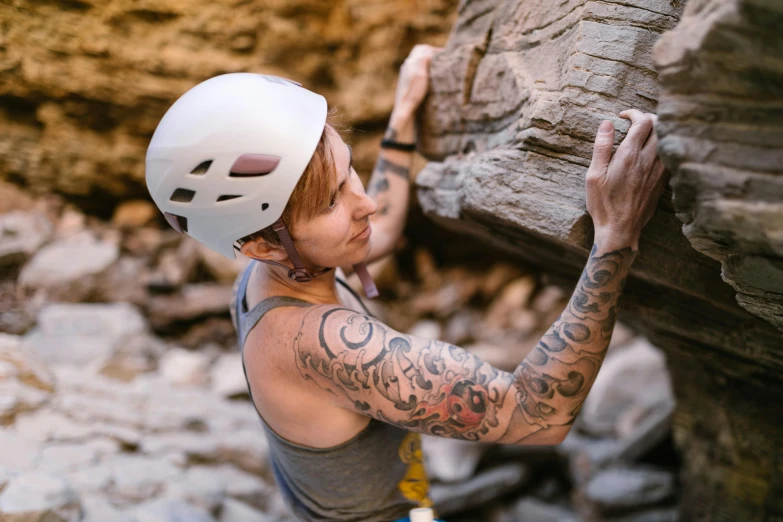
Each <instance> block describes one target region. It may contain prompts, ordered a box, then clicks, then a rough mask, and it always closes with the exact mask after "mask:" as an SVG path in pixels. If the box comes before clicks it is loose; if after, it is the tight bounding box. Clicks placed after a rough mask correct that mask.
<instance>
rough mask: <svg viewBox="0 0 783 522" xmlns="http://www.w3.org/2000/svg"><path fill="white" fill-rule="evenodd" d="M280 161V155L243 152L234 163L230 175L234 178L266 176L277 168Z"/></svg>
mask: <svg viewBox="0 0 783 522" xmlns="http://www.w3.org/2000/svg"><path fill="white" fill-rule="evenodd" d="M279 163H280V156H270V155H269V154H243V155H241V156H240V157H238V158H237V160H236V161H235V162H234V164H233V165H231V170H230V172H231V173H230V174H229V177H232V178H252V177H258V176H266V175H267V174H269V173H271V172H272V171H273V170H275V169H276V168H277V165H278V164H279Z"/></svg>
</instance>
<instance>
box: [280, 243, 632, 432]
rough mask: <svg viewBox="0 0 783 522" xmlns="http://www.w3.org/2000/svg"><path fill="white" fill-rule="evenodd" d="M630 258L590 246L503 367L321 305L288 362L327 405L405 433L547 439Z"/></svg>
mask: <svg viewBox="0 0 783 522" xmlns="http://www.w3.org/2000/svg"><path fill="white" fill-rule="evenodd" d="M635 254H636V252H635V251H634V250H632V249H630V248H621V249H614V250H607V249H601V248H600V247H599V246H594V247H593V251H592V252H591V255H590V258H589V259H588V262H587V265H586V267H585V269H584V272H583V273H582V277H581V278H580V280H579V282H578V284H577V287H576V289H575V290H574V294H573V296H572V298H571V300H570V301H569V303H568V306H567V307H566V309H565V310H563V313H562V314H561V315H560V317H558V319H557V320H556V321H555V322H554V324H552V326H551V327H550V328H549V330H548V331H547V333H546V334H545V335H544V337H543V338H542V339H541V341H539V343H538V344H537V345H536V347H535V348H534V349H533V351H532V352H531V353H530V354H529V355H528V356H527V357H526V358H525V360H523V361H522V362H521V363H520V365H519V367H518V368H517V369H516V371H514V372H513V373H509V372H503V371H500V370H498V369H496V368H494V367H493V366H491V365H490V364H488V363H487V362H485V361H483V360H482V359H480V358H479V357H477V356H475V355H473V354H471V353H470V352H467V351H465V350H463V349H462V348H459V347H457V346H453V345H450V344H447V343H443V342H440V341H433V340H427V339H422V338H418V337H414V336H411V335H406V334H402V333H399V332H396V331H394V330H393V329H391V328H389V327H388V326H386V325H385V324H383V323H381V322H380V321H377V320H376V319H374V318H372V317H370V316H367V315H364V314H360V313H357V312H354V311H352V310H348V309H345V308H339V307H334V306H329V305H324V306H318V307H314V308H312V309H310V310H309V311H308V312H307V314H306V315H305V317H304V319H303V321H302V325H301V328H300V330H299V332H298V334H297V335H296V338H295V339H294V342H293V349H294V353H295V357H296V365H297V368H298V370H299V373H300V374H301V376H302V377H303V378H304V379H306V380H312V381H313V382H314V383H315V384H316V385H317V386H318V387H320V388H321V389H323V390H327V391H328V392H330V393H331V394H333V397H334V400H335V402H336V404H337V405H339V406H341V407H344V408H347V409H352V410H354V411H357V412H360V413H363V414H366V415H370V416H372V417H375V418H377V419H379V420H382V421H385V422H388V423H391V424H395V425H397V426H400V427H403V428H406V429H409V430H414V431H419V432H421V433H427V434H432V435H439V436H444V437H451V438H458V439H464V440H473V441H486V442H499V443H508V444H557V443H559V442H560V441H562V439H563V437H565V435H566V433H567V432H568V430H569V429H570V426H571V425H572V424H573V421H574V418H575V417H576V415H577V413H578V412H579V409H580V408H581V406H582V403H583V402H584V400H585V398H586V396H587V393H588V391H589V390H590V387H591V386H592V385H593V382H594V381H595V377H596V375H597V373H598V369H599V368H600V366H601V363H602V361H603V359H604V356H605V355H606V349H607V347H608V345H609V340H610V338H611V335H612V331H613V328H614V324H615V320H616V310H617V301H618V299H619V297H620V294H621V293H622V289H623V285H624V283H625V278H626V276H627V274H628V270H629V268H630V266H631V264H632V262H633V259H634V257H635Z"/></svg>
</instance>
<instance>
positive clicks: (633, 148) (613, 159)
mask: <svg viewBox="0 0 783 522" xmlns="http://www.w3.org/2000/svg"><path fill="white" fill-rule="evenodd" d="M620 117H621V118H627V119H629V120H631V128H630V129H628V134H627V135H626V136H625V139H624V140H623V142H622V143H621V144H620V146H619V147H617V152H615V154H614V156H612V146H613V144H614V125H613V124H612V122H611V121H609V120H605V121H603V122H602V123H601V126H600V127H599V130H598V134H597V135H596V138H595V145H594V148H593V159H592V162H591V163H590V168H589V169H588V171H587V177H586V183H585V184H586V190H587V211H588V212H589V213H590V216H592V218H593V224H594V226H595V242H596V244H598V243H599V242H609V243H611V244H612V246H613V247H616V248H623V247H625V246H630V247H631V248H633V249H634V250H636V249H638V243H639V236H640V235H641V232H642V228H643V227H644V225H646V224H647V222H648V221H649V220H650V218H652V216H653V214H655V209H656V208H657V206H658V199H659V198H660V197H661V194H662V193H663V191H664V189H665V188H666V183H667V181H668V175H667V174H666V173H665V169H664V167H663V164H662V163H661V160H660V159H659V158H658V137H657V136H656V135H655V129H654V127H655V124H656V123H657V121H658V117H657V116H656V115H655V114H650V113H643V112H641V111H638V110H636V109H630V110H627V111H623V112H621V113H620Z"/></svg>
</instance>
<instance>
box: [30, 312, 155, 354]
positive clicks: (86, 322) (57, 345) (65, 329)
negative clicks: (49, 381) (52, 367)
mask: <svg viewBox="0 0 783 522" xmlns="http://www.w3.org/2000/svg"><path fill="white" fill-rule="evenodd" d="M146 332H147V324H146V321H145V320H144V318H143V317H142V315H141V314H140V313H139V312H138V310H137V309H136V308H135V307H134V306H133V305H130V304H127V303H113V304H49V305H46V306H44V307H43V308H42V309H41V311H40V313H39V314H38V326H37V327H36V328H34V329H33V330H32V331H31V332H30V333H28V334H27V335H25V336H24V347H25V348H26V349H31V350H34V351H35V352H37V353H38V355H40V357H41V358H42V359H43V360H44V361H46V362H47V364H71V365H83V364H87V363H91V362H96V361H98V360H101V359H105V358H109V357H110V356H111V355H112V354H113V353H114V352H115V351H117V350H119V349H120V347H121V345H122V344H123V343H124V342H126V341H128V340H130V339H131V338H132V337H134V336H136V335H139V334H144V333H146Z"/></svg>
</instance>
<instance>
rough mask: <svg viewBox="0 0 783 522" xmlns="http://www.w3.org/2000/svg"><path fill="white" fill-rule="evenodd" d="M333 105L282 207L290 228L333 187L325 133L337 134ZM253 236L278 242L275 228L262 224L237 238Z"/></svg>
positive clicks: (320, 206) (325, 200)
mask: <svg viewBox="0 0 783 522" xmlns="http://www.w3.org/2000/svg"><path fill="white" fill-rule="evenodd" d="M334 112H335V111H334V108H332V110H330V111H329V113H328V114H327V116H326V125H324V130H323V132H322V133H321V138H320V139H319V140H318V145H316V147H315V152H313V156H312V158H310V163H308V164H307V167H306V168H305V170H304V172H303V173H302V177H301V178H299V182H298V183H297V184H296V187H294V191H293V192H292V193H291V197H290V198H289V199H288V204H286V207H285V210H283V222H284V223H285V225H286V227H288V230H289V232H290V231H291V225H292V224H293V222H294V221H296V220H298V219H300V218H303V219H310V218H312V217H313V216H315V215H317V214H318V213H319V212H321V211H322V210H324V209H325V208H327V207H328V206H329V203H330V198H331V195H332V193H333V192H334V190H335V189H336V188H337V169H336V167H335V163H334V153H333V151H332V147H331V145H330V144H329V134H330V133H334V134H336V135H338V136H339V135H340V133H339V131H338V130H337V127H340V125H339V124H338V123H337V121H336V119H335V117H334ZM256 239H263V240H264V241H266V242H267V243H268V244H270V245H272V246H276V247H280V246H282V243H280V239H279V238H278V237H277V232H275V231H274V230H272V227H271V226H269V227H266V228H264V229H261V230H259V231H257V232H253V233H252V234H248V235H247V236H245V237H243V238H241V239H240V240H239V243H240V244H244V243H246V242H247V241H253V240H256Z"/></svg>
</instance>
